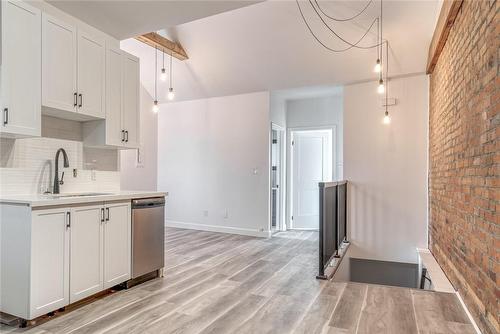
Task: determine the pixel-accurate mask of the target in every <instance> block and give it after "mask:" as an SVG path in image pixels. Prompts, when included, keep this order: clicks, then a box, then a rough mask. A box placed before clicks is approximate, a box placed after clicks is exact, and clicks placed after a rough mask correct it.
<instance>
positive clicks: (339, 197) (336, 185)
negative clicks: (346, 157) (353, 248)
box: [317, 181, 347, 279]
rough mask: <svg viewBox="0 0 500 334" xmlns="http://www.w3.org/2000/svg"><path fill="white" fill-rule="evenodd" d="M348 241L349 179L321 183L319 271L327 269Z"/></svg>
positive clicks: (321, 276) (322, 273)
mask: <svg viewBox="0 0 500 334" xmlns="http://www.w3.org/2000/svg"><path fill="white" fill-rule="evenodd" d="M346 241H347V181H338V182H320V183H319V273H318V276H317V278H319V279H327V278H328V277H327V276H326V275H325V270H326V268H327V267H328V266H329V264H330V262H331V261H332V259H333V258H335V257H338V255H339V249H340V248H341V246H342V243H343V242H346Z"/></svg>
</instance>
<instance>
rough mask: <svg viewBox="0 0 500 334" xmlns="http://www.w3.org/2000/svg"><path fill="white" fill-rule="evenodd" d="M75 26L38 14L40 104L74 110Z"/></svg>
mask: <svg viewBox="0 0 500 334" xmlns="http://www.w3.org/2000/svg"><path fill="white" fill-rule="evenodd" d="M76 42H77V39H76V27H74V26H72V25H70V24H68V23H66V22H64V21H62V20H59V19H56V18H54V17H52V16H50V15H47V14H45V13H43V14H42V105H44V106H47V107H50V108H56V109H61V110H66V111H76V96H75V94H76Z"/></svg>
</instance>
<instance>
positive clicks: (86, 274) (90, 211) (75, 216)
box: [69, 205, 104, 303]
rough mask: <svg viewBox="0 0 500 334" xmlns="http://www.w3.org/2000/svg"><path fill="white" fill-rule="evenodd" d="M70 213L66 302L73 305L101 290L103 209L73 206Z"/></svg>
mask: <svg viewBox="0 0 500 334" xmlns="http://www.w3.org/2000/svg"><path fill="white" fill-rule="evenodd" d="M70 213H71V216H70V218H71V221H70V231H71V243H70V263H71V266H70V276H69V277H70V297H69V302H70V303H74V302H76V301H78V300H80V299H83V298H86V297H88V296H90V295H93V294H95V293H97V292H99V291H101V290H102V284H103V281H102V269H103V268H102V263H103V254H104V253H103V237H102V235H103V232H102V231H103V223H104V208H103V207H102V205H91V206H81V207H74V208H72V209H71V212H70Z"/></svg>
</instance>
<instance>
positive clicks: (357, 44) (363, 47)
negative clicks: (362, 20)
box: [309, 0, 379, 50]
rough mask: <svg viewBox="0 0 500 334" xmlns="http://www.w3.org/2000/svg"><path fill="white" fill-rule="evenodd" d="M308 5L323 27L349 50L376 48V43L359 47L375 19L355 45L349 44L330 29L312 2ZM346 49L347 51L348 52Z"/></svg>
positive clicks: (310, 0)
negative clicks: (347, 46)
mask: <svg viewBox="0 0 500 334" xmlns="http://www.w3.org/2000/svg"><path fill="white" fill-rule="evenodd" d="M309 4H310V5H311V7H312V9H313V10H314V12H315V13H316V15H317V16H318V18H319V19H320V20H321V22H322V23H323V25H324V26H325V27H326V28H327V29H328V30H330V32H331V33H332V34H334V35H335V36H336V37H337V38H338V39H340V40H341V41H342V42H344V43H345V44H347V45H349V46H350V47H351V48H357V49H372V48H375V47H377V46H378V44H379V43H378V41H377V43H376V44H374V45H369V46H360V45H359V43H360V42H361V41H362V40H363V39H364V38H365V37H366V35H367V34H368V32H370V30H371V29H372V27H373V25H374V24H375V22H376V21H377V18H375V19H374V20H373V21H372V23H371V24H370V26H369V27H368V29H367V30H366V31H365V33H364V34H363V36H361V38H360V39H358V41H357V42H356V43H354V44H353V43H351V42H349V41H348V40H347V39H345V38H344V37H342V36H340V35H339V34H338V33H337V32H336V31H335V30H333V28H332V27H330V25H329V24H328V23H327V22H326V21H325V19H324V18H323V16H321V14H320V13H319V12H318V10H317V9H316V6H314V3H313V2H312V0H309ZM349 49H350V48H349ZM349 49H347V50H349Z"/></svg>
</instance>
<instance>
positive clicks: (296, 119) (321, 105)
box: [286, 92, 344, 180]
mask: <svg viewBox="0 0 500 334" xmlns="http://www.w3.org/2000/svg"><path fill="white" fill-rule="evenodd" d="M343 107H344V106H343V97H342V92H340V93H339V95H336V96H323V97H315V98H307V99H299V100H289V101H287V102H286V123H287V128H315V127H325V126H334V127H335V132H336V134H335V138H334V141H335V152H336V153H335V166H334V172H335V175H333V178H334V179H337V180H340V179H342V176H343V172H342V169H343V143H342V142H343V116H342V114H343Z"/></svg>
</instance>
